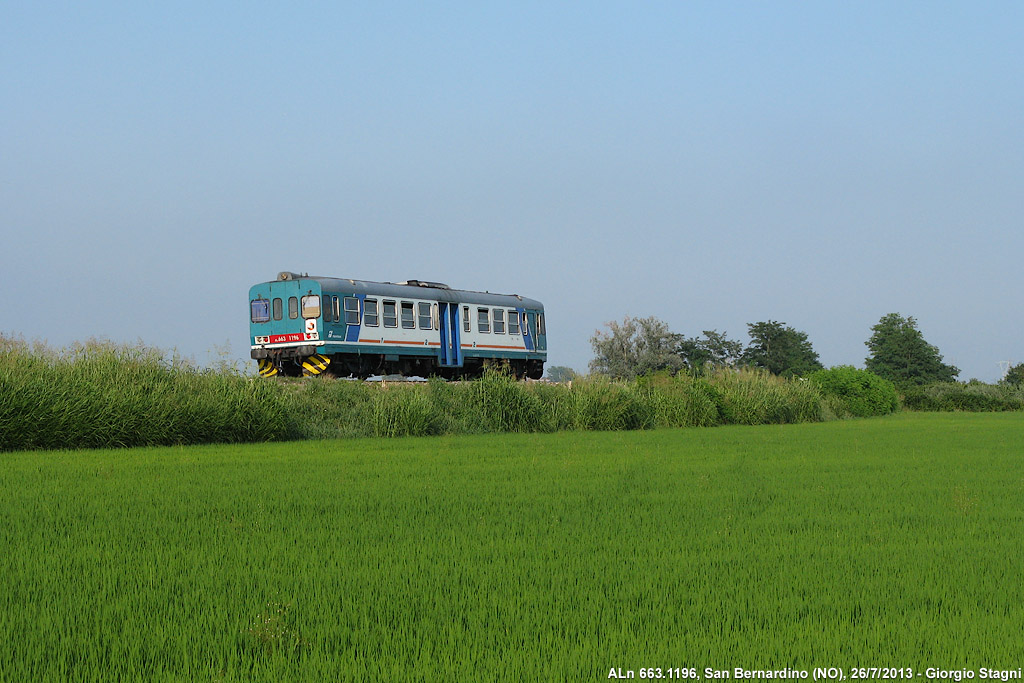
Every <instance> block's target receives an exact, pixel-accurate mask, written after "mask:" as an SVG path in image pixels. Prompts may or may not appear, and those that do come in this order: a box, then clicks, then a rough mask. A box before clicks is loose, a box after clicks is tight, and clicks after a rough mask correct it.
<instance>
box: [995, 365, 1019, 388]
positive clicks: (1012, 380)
mask: <svg viewBox="0 0 1024 683" xmlns="http://www.w3.org/2000/svg"><path fill="white" fill-rule="evenodd" d="M999 383H1000V384H1006V385H1008V386H1011V387H1019V386H1024V363H1018V364H1017V365H1014V366H1012V367H1011V368H1010V369H1009V370H1007V371H1006V375H1005V376H1004V377H1003V379H1001V380H1000V381H999Z"/></svg>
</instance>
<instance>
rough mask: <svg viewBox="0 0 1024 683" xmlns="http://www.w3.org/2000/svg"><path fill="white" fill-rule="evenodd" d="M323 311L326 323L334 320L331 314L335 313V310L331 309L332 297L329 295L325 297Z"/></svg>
mask: <svg viewBox="0 0 1024 683" xmlns="http://www.w3.org/2000/svg"><path fill="white" fill-rule="evenodd" d="M321 312H322V313H323V314H324V322H325V323H329V322H331V321H332V320H334V318H332V317H331V315H333V311H332V310H331V297H329V296H325V297H324V305H323V308H322V310H321Z"/></svg>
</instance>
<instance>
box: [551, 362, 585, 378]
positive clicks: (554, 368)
mask: <svg viewBox="0 0 1024 683" xmlns="http://www.w3.org/2000/svg"><path fill="white" fill-rule="evenodd" d="M547 374H548V379H549V380H551V381H552V382H571V381H573V380H574V379H576V378H577V377H579V374H578V373H577V372H576V371H575V370H573V369H572V368H569V367H566V366H564V365H551V366H549V367H548V372H547Z"/></svg>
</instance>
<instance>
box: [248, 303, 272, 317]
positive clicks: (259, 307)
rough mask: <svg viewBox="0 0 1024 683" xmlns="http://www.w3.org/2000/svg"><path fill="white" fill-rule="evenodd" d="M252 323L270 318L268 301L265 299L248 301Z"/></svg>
mask: <svg viewBox="0 0 1024 683" xmlns="http://www.w3.org/2000/svg"><path fill="white" fill-rule="evenodd" d="M249 307H250V309H251V311H252V321H253V322H254V323H265V322H267V321H268V320H270V302H269V301H267V300H266V299H253V300H252V301H250V302H249Z"/></svg>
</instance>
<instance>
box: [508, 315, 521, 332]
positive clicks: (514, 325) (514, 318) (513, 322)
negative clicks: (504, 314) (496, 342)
mask: <svg viewBox="0 0 1024 683" xmlns="http://www.w3.org/2000/svg"><path fill="white" fill-rule="evenodd" d="M508 333H509V334H519V314H518V313H516V312H515V311H509V312H508Z"/></svg>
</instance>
